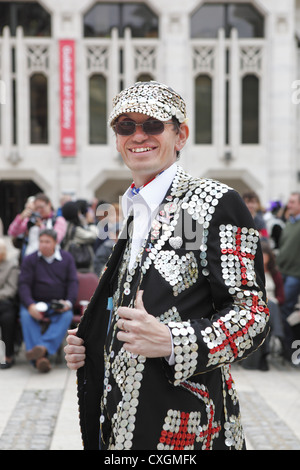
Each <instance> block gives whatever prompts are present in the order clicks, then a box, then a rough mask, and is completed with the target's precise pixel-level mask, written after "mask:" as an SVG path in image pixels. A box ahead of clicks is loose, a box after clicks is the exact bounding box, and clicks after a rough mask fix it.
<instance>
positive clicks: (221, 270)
mask: <svg viewBox="0 0 300 470" xmlns="http://www.w3.org/2000/svg"><path fill="white" fill-rule="evenodd" d="M253 225H254V222H253V219H252V217H251V215H250V213H249V211H248V209H247V208H246V206H245V204H244V202H243V201H242V199H241V198H240V196H239V195H238V194H237V193H236V192H235V191H233V190H229V191H228V192H227V193H226V194H224V195H223V197H222V198H221V200H220V201H219V203H218V205H217V207H216V209H215V212H214V215H213V217H212V219H211V221H210V224H209V228H208V230H207V235H206V236H205V237H204V240H203V242H202V246H201V248H200V253H201V260H202V261H201V263H202V274H203V275H204V276H205V277H206V278H207V281H208V285H209V288H210V292H211V298H212V305H213V314H212V315H211V316H210V317H205V318H201V305H199V319H193V320H189V321H187V322H182V324H181V325H178V323H177V322H171V323H169V325H168V326H169V328H170V330H171V333H172V336H173V343H174V352H175V366H174V368H173V371H172V374H173V377H172V381H173V382H174V383H175V385H178V384H179V383H180V381H182V379H183V378H186V379H187V378H189V377H191V376H193V375H194V374H198V373H204V372H208V371H210V370H213V369H215V368H217V367H220V366H222V365H224V364H230V363H232V362H234V361H237V360H241V359H243V358H245V357H247V356H248V355H249V354H250V353H251V352H253V351H255V350H256V349H257V348H258V347H259V346H260V344H261V343H262V342H263V341H264V339H265V336H266V334H267V331H268V326H267V324H268V319H269V312H268V308H267V304H266V294H265V288H264V269H263V262H262V254H261V249H260V244H259V234H258V232H257V231H256V229H254V228H253ZM181 335H184V336H185V337H186V339H185V342H186V348H185V349H186V351H187V350H189V351H188V352H189V354H187V355H185V356H184V355H183V354H182V351H181V350H180V348H176V344H179V343H180V337H181ZM177 349H178V354H177V352H176V351H177ZM177 356H178V357H177ZM179 356H180V359H179ZM179 360H180V362H181V370H182V369H183V370H184V373H182V372H179V373H176V364H177V361H179ZM182 360H183V361H184V364H182ZM177 370H178V368H177Z"/></svg>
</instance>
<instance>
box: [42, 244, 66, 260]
mask: <svg viewBox="0 0 300 470" xmlns="http://www.w3.org/2000/svg"><path fill="white" fill-rule="evenodd" d="M38 256H39V257H40V258H44V260H45V261H47V263H49V264H50V263H53V261H54V260H57V261H62V256H61V252H60V249H59V247H58V246H57V247H56V248H55V252H54V253H53V255H52V256H43V255H42V253H41V252H40V250H39V251H38Z"/></svg>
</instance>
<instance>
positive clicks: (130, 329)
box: [117, 291, 172, 357]
mask: <svg viewBox="0 0 300 470" xmlns="http://www.w3.org/2000/svg"><path fill="white" fill-rule="evenodd" d="M117 313H118V315H119V320H118V323H117V325H118V328H119V329H120V331H119V332H118V334H117V338H118V339H119V340H120V341H123V342H124V345H123V347H124V349H125V350H126V351H129V352H131V353H132V354H139V355H141V356H145V357H168V356H170V355H171V353H172V344H171V336H170V332H169V329H168V327H167V326H166V325H164V324H162V323H160V322H159V321H158V320H157V319H156V318H155V317H154V316H153V315H150V314H149V313H148V312H147V311H146V309H145V307H144V304H143V291H138V293H137V296H136V300H135V306H134V308H129V307H119V309H118V312H117Z"/></svg>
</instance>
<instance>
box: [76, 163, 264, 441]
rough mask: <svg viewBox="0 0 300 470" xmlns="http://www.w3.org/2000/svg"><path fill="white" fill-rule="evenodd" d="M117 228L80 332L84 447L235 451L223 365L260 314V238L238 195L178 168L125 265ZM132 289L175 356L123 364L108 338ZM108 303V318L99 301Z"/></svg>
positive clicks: (235, 357) (232, 396)
mask: <svg viewBox="0 0 300 470" xmlns="http://www.w3.org/2000/svg"><path fill="white" fill-rule="evenodd" d="M129 226H130V224H129V221H128V223H127V224H125V227H124V230H123V232H122V233H121V235H120V239H119V240H118V242H117V243H116V245H115V247H114V250H113V253H112V255H111V257H110V259H109V261H108V264H107V268H106V270H105V271H104V272H103V275H102V277H101V279H100V281H99V286H98V288H97V290H96V292H95V294H94V296H93V297H92V299H91V301H90V304H89V306H88V308H87V310H86V311H85V314H84V316H83V318H82V321H81V323H80V325H79V330H78V335H79V336H80V337H82V338H83V339H84V342H85V346H86V355H87V357H86V363H85V366H84V367H83V368H82V369H79V371H78V397H79V408H80V423H81V430H82V436H83V442H84V447H85V449H98V448H99V435H100V437H101V438H100V447H101V449H109V450H113V449H115V450H117V449H119V450H122V449H132V450H137V449H142V450H155V449H160V450H173V449H181V450H190V449H194V450H201V449H203V450H209V449H213V450H214V449H244V448H245V441H244V435H243V428H242V424H241V419H240V409H239V402H238V397H237V393H236V389H235V384H234V381H233V379H232V376H231V370H230V366H231V364H232V363H233V362H235V361H240V360H242V359H243V358H245V357H247V356H248V355H249V354H250V353H251V352H253V351H255V350H256V349H257V348H258V347H259V346H260V345H261V343H262V342H263V341H264V339H265V337H266V335H267V332H268V319H269V313H268V308H267V304H266V297H265V289H264V271H263V263H262V256H261V250H260V244H259V234H258V232H257V230H256V229H255V228H254V227H253V219H252V217H251V215H250V213H249V211H248V209H247V208H246V206H245V204H244V202H243V201H242V199H241V198H240V196H239V195H238V194H237V193H236V191H234V190H233V189H231V188H229V187H228V186H226V185H224V184H222V183H219V182H217V181H213V180H210V179H202V178H193V177H191V176H190V175H188V174H187V173H185V172H184V170H183V169H182V168H181V167H178V169H177V174H176V176H175V178H174V180H173V183H172V185H171V187H170V188H169V191H168V192H167V194H166V197H165V199H164V201H163V202H162V204H161V207H160V210H159V211H158V212H157V215H156V217H155V220H154V221H153V224H152V227H151V230H150V232H149V237H148V240H147V241H146V243H145V246H144V247H143V249H142V250H141V252H140V254H139V256H138V258H137V261H136V263H135V265H134V267H133V268H132V269H131V270H130V271H129V270H128V263H129V255H130V244H131V238H130V231H129V233H128V227H129ZM138 289H142V290H143V291H144V295H143V301H144V305H145V308H146V310H147V311H148V313H150V314H152V315H154V316H155V317H157V319H158V320H159V321H160V322H163V323H165V324H166V325H168V327H169V329H170V332H171V335H172V341H173V349H174V358H173V361H172V362H171V363H170V362H168V361H167V360H166V358H158V359H149V358H145V357H142V356H137V357H133V356H132V355H131V354H130V353H128V352H126V351H125V350H124V349H123V347H122V343H120V342H119V341H118V340H117V339H116V331H117V328H116V321H117V319H118V317H117V309H118V307H119V306H120V305H126V306H131V305H133V301H134V299H135V296H136V292H137V290H138ZM108 298H111V299H112V309H111V312H110V313H111V315H110V314H109V312H108V311H107V299H108Z"/></svg>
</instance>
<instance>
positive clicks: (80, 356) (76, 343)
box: [64, 328, 85, 370]
mask: <svg viewBox="0 0 300 470" xmlns="http://www.w3.org/2000/svg"><path fill="white" fill-rule="evenodd" d="M68 333H69V334H68V336H67V338H66V341H67V346H65V347H64V352H65V359H66V362H67V366H68V367H69V369H71V370H77V369H79V368H80V367H82V366H84V362H85V347H84V345H83V340H82V339H81V338H79V337H78V336H76V333H77V328H76V329H74V330H69V331H68Z"/></svg>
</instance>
